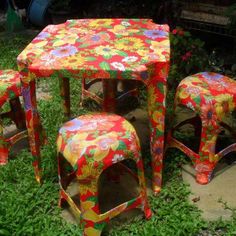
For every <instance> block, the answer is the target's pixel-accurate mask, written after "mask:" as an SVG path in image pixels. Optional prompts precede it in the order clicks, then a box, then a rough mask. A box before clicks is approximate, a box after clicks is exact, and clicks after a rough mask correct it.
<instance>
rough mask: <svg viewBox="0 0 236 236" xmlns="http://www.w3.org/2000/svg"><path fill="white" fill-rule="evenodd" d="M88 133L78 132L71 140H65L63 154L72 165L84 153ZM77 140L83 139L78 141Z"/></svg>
mask: <svg viewBox="0 0 236 236" xmlns="http://www.w3.org/2000/svg"><path fill="white" fill-rule="evenodd" d="M87 135H88V134H86V133H80V134H77V135H75V136H74V137H73V138H72V140H70V141H68V140H67V145H66V146H65V149H64V152H63V155H64V157H65V158H66V159H67V161H68V162H70V164H71V165H72V166H74V165H75V164H76V162H77V160H78V159H79V158H80V157H81V156H82V155H83V154H84V153H85V151H86V148H87V142H86V137H87ZM78 140H83V141H82V142H78Z"/></svg>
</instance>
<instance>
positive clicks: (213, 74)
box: [201, 72, 224, 81]
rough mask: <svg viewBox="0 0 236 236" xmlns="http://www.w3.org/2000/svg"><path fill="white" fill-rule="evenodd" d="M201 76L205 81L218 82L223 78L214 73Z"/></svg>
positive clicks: (205, 73)
mask: <svg viewBox="0 0 236 236" xmlns="http://www.w3.org/2000/svg"><path fill="white" fill-rule="evenodd" d="M201 75H202V76H203V77H204V78H205V79H207V80H213V81H214V80H220V79H222V78H223V77H224V76H223V75H221V74H218V73H214V72H202V73H201Z"/></svg>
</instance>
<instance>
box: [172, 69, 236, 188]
mask: <svg viewBox="0 0 236 236" xmlns="http://www.w3.org/2000/svg"><path fill="white" fill-rule="evenodd" d="M178 105H184V106H186V107H188V108H190V109H192V110H193V111H194V112H195V113H196V114H198V115H199V117H200V118H201V122H202V129H201V142H200V147H199V153H195V152H193V151H192V150H190V149H189V148H187V147H186V146H184V145H183V144H182V143H180V142H179V141H177V140H176V139H174V138H171V140H170V137H169V142H170V144H168V145H169V146H175V147H177V148H180V149H181V150H182V151H184V152H185V153H186V154H187V155H188V156H189V157H190V158H191V159H192V161H193V163H194V166H195V169H196V171H197V174H196V179H197V182H199V183H200V184H206V183H208V182H209V181H210V180H211V178H212V172H213V169H214V168H215V166H216V164H217V162H218V161H219V160H220V159H221V158H222V157H223V156H225V155H226V154H227V153H229V152H232V151H236V147H235V144H233V145H230V146H229V147H227V148H225V149H223V150H222V151H220V152H219V153H215V147H216V141H217V136H218V134H219V133H220V131H221V130H222V128H221V127H222V126H221V125H222V123H224V117H225V116H226V115H228V114H230V113H231V112H233V111H234V110H235V109H236V81H234V80H232V79H230V78H229V77H227V76H223V75H221V74H217V73H212V72H201V73H198V74H195V75H192V76H188V77H186V78H185V79H183V80H182V81H181V82H180V84H179V86H178V88H177V91H176V96H175V106H176V107H177V106H178ZM227 129H228V130H229V131H232V130H231V128H230V127H228V128H227Z"/></svg>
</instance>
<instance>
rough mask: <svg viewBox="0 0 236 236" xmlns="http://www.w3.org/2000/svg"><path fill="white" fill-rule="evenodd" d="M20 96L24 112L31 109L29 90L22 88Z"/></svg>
mask: <svg viewBox="0 0 236 236" xmlns="http://www.w3.org/2000/svg"><path fill="white" fill-rule="evenodd" d="M21 93H22V96H23V97H24V108H25V110H26V111H28V110H29V109H31V108H32V104H31V100H30V88H29V87H22V89H21Z"/></svg>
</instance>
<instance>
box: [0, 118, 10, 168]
mask: <svg viewBox="0 0 236 236" xmlns="http://www.w3.org/2000/svg"><path fill="white" fill-rule="evenodd" d="M8 153H9V144H8V142H6V140H5V138H4V137H3V126H2V120H0V165H5V164H7V162H8Z"/></svg>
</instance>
